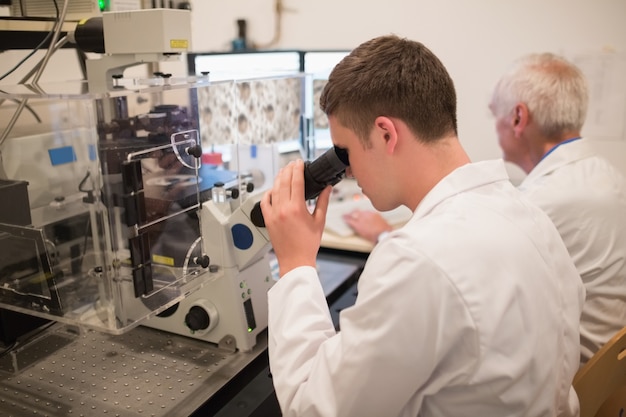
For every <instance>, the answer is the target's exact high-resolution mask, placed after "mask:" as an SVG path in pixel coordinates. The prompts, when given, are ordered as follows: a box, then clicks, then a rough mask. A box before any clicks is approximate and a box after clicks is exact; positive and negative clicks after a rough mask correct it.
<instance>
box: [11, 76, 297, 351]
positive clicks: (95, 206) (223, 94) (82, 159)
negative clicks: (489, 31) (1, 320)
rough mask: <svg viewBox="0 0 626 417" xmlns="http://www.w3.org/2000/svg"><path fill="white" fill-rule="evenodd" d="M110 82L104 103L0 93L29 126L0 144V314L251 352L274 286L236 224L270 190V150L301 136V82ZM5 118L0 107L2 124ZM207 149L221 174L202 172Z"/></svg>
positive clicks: (84, 87) (87, 93)
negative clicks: (274, 123) (268, 123)
mask: <svg viewBox="0 0 626 417" xmlns="http://www.w3.org/2000/svg"><path fill="white" fill-rule="evenodd" d="M118 81H119V83H118V85H117V86H115V87H112V88H110V89H107V90H106V91H105V92H102V90H100V89H99V88H97V89H96V91H95V92H92V91H91V90H90V88H89V87H90V86H89V83H87V82H66V83H61V84H50V85H38V86H33V85H16V86H6V87H4V88H3V91H2V92H0V99H9V98H10V99H12V100H15V99H17V100H25V99H27V100H28V102H29V105H30V107H31V109H32V111H33V112H35V113H36V115H37V118H38V119H39V120H40V121H41V122H40V123H33V119H32V118H30V117H31V116H32V117H34V116H33V115H32V113H24V114H23V116H22V118H20V120H19V121H18V123H17V124H16V125H15V126H14V128H13V129H12V130H11V133H10V135H9V136H8V138H7V139H6V140H5V141H4V142H3V143H2V144H1V149H0V150H1V151H2V156H3V160H4V170H5V173H6V178H3V182H2V183H0V193H6V194H5V195H7V196H11V197H10V198H11V200H12V205H11V207H15V209H14V210H9V213H8V214H6V215H3V217H4V218H3V219H0V260H1V261H0V307H2V308H4V309H9V310H12V311H16V312H20V313H23V314H27V315H32V316H36V317H40V318H43V319H48V320H55V321H60V322H63V323H67V324H71V325H76V326H79V327H87V328H92V329H96V330H99V331H103V332H106V333H111V334H121V333H125V332H127V331H128V330H130V329H132V328H134V327H136V326H138V325H141V324H145V325H146V326H150V327H155V328H160V329H164V330H167V331H169V332H174V333H179V334H182V335H186V336H189V337H193V338H197V339H202V340H206V341H208V342H212V343H215V344H216V345H220V346H226V347H228V348H229V349H231V350H234V349H238V350H250V349H251V348H252V347H253V346H254V344H255V340H256V337H257V336H258V334H259V333H260V332H261V331H263V330H264V329H265V327H266V326H267V305H266V303H267V301H266V296H265V293H266V292H267V290H268V289H269V288H270V287H271V285H272V284H273V282H274V281H273V279H272V278H271V273H270V269H269V261H268V259H267V254H268V252H269V250H270V245H269V242H268V239H267V236H266V234H265V231H264V230H259V229H257V228H256V227H255V226H254V225H252V223H251V221H250V219H249V213H250V210H251V208H252V206H253V205H254V203H255V202H256V201H258V199H260V195H261V194H262V192H263V191H264V189H266V188H267V187H268V186H269V185H270V184H271V180H272V178H270V177H267V176H264V175H260V174H259V172H263V170H267V169H268V166H269V167H270V172H274V171H276V170H277V169H278V167H275V166H273V165H274V164H275V163H277V161H278V158H276V157H275V156H273V152H274V149H275V146H274V145H275V143H276V142H278V141H280V140H294V139H297V137H298V134H299V117H298V113H297V112H298V111H299V109H300V108H301V98H300V96H299V92H300V91H301V90H302V88H301V83H302V77H301V75H300V74H297V73H296V74H293V75H291V76H282V77H279V78H267V79H265V78H260V79H246V80H234V81H220V82H215V83H212V82H210V81H209V79H208V77H195V78H189V77H183V78H180V79H174V78H172V79H171V80H170V82H169V83H167V84H159V83H154V82H152V81H153V80H152V79H151V78H149V79H126V78H121V79H119V80H118ZM244 88H245V89H246V90H247V89H250V94H249V95H245V96H242V95H240V94H239V92H240V91H241V90H242V89H244ZM267 88H271V89H272V90H273V92H274V94H268V91H267ZM274 90H275V91H274ZM285 95H288V96H289V100H287V99H286V96H285ZM251 96H254V97H256V98H258V99H259V100H260V101H258V102H255V106H259V108H251V107H250V106H251V101H250V100H251ZM257 96H258V97H257ZM262 99H264V100H265V101H263V100H262ZM268 100H269V102H268ZM225 103H226V105H227V107H224V105H225ZM268 106H274V107H275V108H276V109H277V110H276V111H275V114H274V116H275V117H276V118H278V117H279V114H278V113H279V112H280V111H285V112H288V113H289V115H290V117H289V118H285V120H287V121H290V123H288V122H285V123H283V124H281V125H280V126H281V127H280V129H277V130H274V131H273V132H272V134H271V136H269V137H266V138H264V139H263V140H260V139H259V138H260V137H261V136H257V135H256V133H255V132H257V130H256V129H257V128H259V129H260V128H261V127H260V126H256V125H255V124H254V123H252V120H253V118H252V117H248V118H247V120H248V124H247V125H246V129H244V130H242V127H241V125H240V121H241V120H242V117H244V116H246V114H247V112H252V113H254V112H257V111H260V110H263V109H266V108H267V107H268ZM15 108H16V105H15V104H14V101H10V100H6V101H4V103H3V105H2V107H0V112H3V113H5V114H6V113H10V111H11V110H14V109H15ZM207 114H211V118H210V120H209V119H207ZM0 119H1V120H3V121H4V120H8V119H9V118H8V117H7V118H5V117H2V118H0ZM275 120H276V119H275ZM224 138H227V140H226V141H224ZM216 143H219V145H220V146H221V148H222V149H224V150H227V151H228V152H225V158H224V161H223V163H222V164H221V165H219V166H218V165H212V164H202V163H201V156H202V153H203V150H205V149H211V147H212V146H213V145H214V144H216ZM3 201H6V200H3ZM4 207H5V206H4V205H3V211H4Z"/></svg>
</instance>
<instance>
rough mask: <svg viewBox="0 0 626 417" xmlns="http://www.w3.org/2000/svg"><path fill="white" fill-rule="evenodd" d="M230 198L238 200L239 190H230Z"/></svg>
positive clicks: (235, 188)
mask: <svg viewBox="0 0 626 417" xmlns="http://www.w3.org/2000/svg"><path fill="white" fill-rule="evenodd" d="M229 191H230V197H231V198H234V199H235V200H236V199H238V198H239V189H238V188H237V187H233V188H231V189H230V190H229Z"/></svg>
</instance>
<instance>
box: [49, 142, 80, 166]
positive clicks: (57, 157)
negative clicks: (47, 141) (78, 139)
mask: <svg viewBox="0 0 626 417" xmlns="http://www.w3.org/2000/svg"><path fill="white" fill-rule="evenodd" d="M48 155H50V162H51V163H52V166H56V165H62V164H69V163H70V162H76V153H75V152H74V147H73V146H63V147H61V148H54V149H48Z"/></svg>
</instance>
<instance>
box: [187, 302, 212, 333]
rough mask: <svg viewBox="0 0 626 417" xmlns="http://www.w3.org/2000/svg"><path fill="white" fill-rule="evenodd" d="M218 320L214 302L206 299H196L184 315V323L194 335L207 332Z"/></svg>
mask: <svg viewBox="0 0 626 417" xmlns="http://www.w3.org/2000/svg"><path fill="white" fill-rule="evenodd" d="M219 321H220V319H219V314H218V312H217V308H216V307H215V304H213V303H212V302H210V301H209V300H206V299H199V300H196V301H195V302H194V303H193V304H192V305H191V307H190V308H189V311H188V312H187V314H186V315H185V325H186V326H187V327H188V328H189V330H191V331H192V332H193V333H194V334H196V335H203V334H206V333H209V332H210V331H211V330H213V329H214V328H215V327H216V326H217V324H218V322H219Z"/></svg>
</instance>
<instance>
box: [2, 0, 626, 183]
mask: <svg viewBox="0 0 626 417" xmlns="http://www.w3.org/2000/svg"><path fill="white" fill-rule="evenodd" d="M275 1H282V3H283V6H284V7H285V8H286V9H287V11H286V12H285V13H284V14H283V19H282V25H281V32H280V38H279V40H278V42H277V43H276V44H274V45H272V46H271V47H270V49H290V48H295V49H351V48H353V47H355V46H357V45H358V44H359V43H361V42H363V41H365V40H367V39H370V38H372V37H374V36H378V35H383V34H389V33H395V34H398V35H400V36H406V37H410V38H412V39H415V40H419V41H421V42H423V43H424V44H426V45H427V46H428V47H429V48H430V49H432V50H433V51H434V52H435V53H436V54H437V55H438V56H439V57H440V58H441V59H442V61H443V62H444V64H445V65H446V66H447V68H448V70H449V71H450V73H451V75H452V78H453V79H454V80H455V84H456V87H457V92H458V118H459V133H460V138H461V141H462V142H463V144H464V145H465V147H466V149H467V150H468V152H469V153H470V156H471V157H472V158H473V159H475V160H480V159H487V158H496V157H499V156H500V150H499V148H498V146H497V143H496V138H495V132H494V128H493V120H492V118H491V116H490V114H489V111H488V110H487V102H488V99H489V95H490V92H491V88H492V86H493V83H494V82H495V81H496V79H497V78H498V77H499V76H500V74H501V73H502V72H503V71H504V70H505V68H506V67H507V66H508V64H509V63H510V62H511V61H512V60H513V59H515V58H517V57H518V56H520V55H522V54H525V53H528V52H542V51H552V52H557V53H561V54H565V55H566V56H568V57H570V58H573V57H576V56H578V55H581V54H591V56H592V57H599V56H601V55H602V54H605V53H607V51H608V55H611V56H618V57H622V58H621V62H622V63H623V64H624V71H621V73H620V74H619V75H617V76H616V77H615V78H614V79H610V80H608V79H604V81H606V83H608V85H604V87H603V88H605V89H608V90H609V91H611V94H612V97H611V100H608V101H607V99H606V98H602V99H601V105H603V106H605V108H604V109H602V110H604V111H605V112H604V114H606V115H607V117H610V122H611V123H610V125H611V129H609V131H608V132H600V133H601V134H600V135H599V136H602V138H603V139H608V140H609V141H608V142H607V143H606V146H605V149H607V151H608V154H609V156H610V157H611V159H613V160H615V161H616V162H618V163H619V165H620V166H622V167H623V168H624V170H625V171H626V128H625V121H624V120H625V119H626V24H624V18H625V17H626V0H521V1H520V0H517V1H513V0H472V1H470V0H412V1H409V0H385V1H383V2H378V3H374V2H369V1H363V0H308V1H305V0H299V1H298V0H254V1H252V0H228V1H216V0H194V1H192V33H193V36H192V45H193V50H194V51H226V50H229V49H230V41H231V40H232V39H233V38H235V37H236V35H237V25H236V20H237V19H240V18H243V19H246V20H247V21H248V37H249V41H252V42H254V43H256V44H266V43H267V42H269V41H270V40H271V39H272V38H274V35H275V25H274V23H275V16H274V10H275ZM23 54H24V52H23V51H10V52H5V53H1V54H0V73H2V72H3V71H2V70H3V69H8V68H9V67H10V65H12V63H15V62H17V60H18V58H19V57H20V56H23ZM41 56H42V53H39V54H38V57H41ZM34 61H35V62H36V60H34ZM173 71H175V69H173V70H172V72H173ZM180 71H184V67H181V69H180ZM79 76H80V72H79V71H78V67H77V61H76V58H75V56H74V54H73V52H72V51H61V52H60V53H59V54H58V55H55V56H54V57H53V59H52V61H51V63H50V67H49V69H47V70H46V73H45V75H44V77H42V80H58V79H63V78H64V77H70V78H72V79H75V78H77V77H79ZM14 79H15V78H14ZM7 81H9V80H8V79H7V80H5V82H7ZM0 84H3V82H0ZM595 127H598V126H595ZM586 129H587V126H586ZM588 130H593V131H592V132H589V135H590V136H591V135H594V136H598V132H597V130H598V129H591V128H589V129H588ZM584 133H585V134H587V132H584ZM511 174H512V176H513V177H514V180H515V178H516V177H517V178H519V177H520V176H521V171H518V170H516V169H514V168H511Z"/></svg>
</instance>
